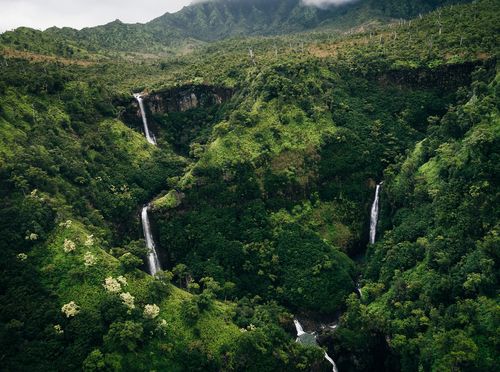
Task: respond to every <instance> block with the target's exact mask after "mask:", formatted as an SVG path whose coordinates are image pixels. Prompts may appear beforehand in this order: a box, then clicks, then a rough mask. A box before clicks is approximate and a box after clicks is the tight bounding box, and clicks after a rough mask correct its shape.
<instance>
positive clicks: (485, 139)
mask: <svg viewBox="0 0 500 372" xmlns="http://www.w3.org/2000/svg"><path fill="white" fill-rule="evenodd" d="M474 77H475V81H474V83H473V85H472V90H470V91H466V90H464V91H462V94H461V97H460V101H459V102H458V104H457V105H454V106H451V107H450V108H449V109H448V112H447V113H446V115H444V116H443V117H442V118H441V119H439V118H437V117H430V118H429V124H430V127H429V136H428V137H427V138H426V139H425V140H423V141H421V142H419V143H417V145H416V146H415V147H414V149H413V151H412V152H410V153H409V154H408V156H407V157H406V158H405V159H404V160H402V161H401V162H399V163H397V164H395V165H394V166H391V167H389V168H387V170H386V171H385V181H386V183H385V184H384V187H383V188H384V191H383V195H382V198H383V200H384V203H383V207H382V209H383V212H384V216H383V219H382V222H383V224H382V226H383V230H386V231H384V233H383V238H382V239H381V240H380V242H378V243H377V244H375V245H374V246H372V247H370V249H369V251H368V255H367V258H366V269H365V270H364V275H365V280H364V287H363V289H362V290H363V297H362V299H361V301H360V300H358V299H355V298H351V299H350V301H349V309H348V311H347V313H346V314H345V315H344V317H343V321H344V324H345V328H344V329H342V328H340V329H339V331H338V333H337V334H336V337H335V343H336V350H337V353H338V354H339V355H345V354H344V352H345V349H344V348H348V349H349V350H350V351H351V352H352V351H355V353H354V355H353V356H351V358H356V359H357V360H358V363H361V366H360V367H362V366H365V368H368V367H367V366H369V365H370V363H371V362H370V358H371V357H369V358H366V357H365V356H366V355H373V351H374V350H376V348H377V347H379V345H377V342H379V343H380V342H383V340H380V339H378V340H377V339H376V338H375V337H374V335H375V334H377V333H378V334H384V335H386V339H387V342H388V345H389V347H390V348H391V350H392V351H393V353H394V355H393V356H392V362H391V363H392V365H393V366H395V369H399V368H401V369H402V370H409V371H413V370H418V369H424V370H435V371H438V370H467V371H493V370H495V369H496V366H497V365H498V355H497V354H496V351H495V350H497V348H498V340H497V337H496V335H497V334H498V330H499V323H498V315H499V313H498V301H497V299H496V298H495V296H496V290H497V288H498V243H499V241H498V227H499V225H498V223H499V217H500V215H499V209H498V205H499V204H498V203H499V200H498V197H499V195H500V193H499V189H498V174H499V173H498V172H499V169H498V164H499V152H498V149H499V148H500V146H499V145H500V143H499V141H500V121H499V113H498V102H499V97H498V82H499V76H498V74H497V75H496V77H493V79H492V77H491V73H488V72H487V71H485V70H483V69H480V70H478V71H477V72H476V73H475V76H474ZM347 359H348V357H346V359H345V360H342V359H341V363H342V364H341V365H343V366H344V368H345V369H346V370H357V368H352V359H351V360H347ZM363 363H364V364H363Z"/></svg>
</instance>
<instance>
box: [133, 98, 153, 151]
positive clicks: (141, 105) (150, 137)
mask: <svg viewBox="0 0 500 372" xmlns="http://www.w3.org/2000/svg"><path fill="white" fill-rule="evenodd" d="M134 97H135V99H136V100H137V103H139V108H140V110H141V117H142V123H143V124H144V134H145V135H146V139H147V140H148V142H149V143H150V144H152V145H156V139H155V137H154V135H153V134H152V133H150V132H149V127H148V119H147V118H146V110H144V102H143V100H142V96H141V95H140V94H139V93H135V94H134Z"/></svg>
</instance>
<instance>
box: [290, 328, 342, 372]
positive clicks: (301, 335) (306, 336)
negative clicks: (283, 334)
mask: <svg viewBox="0 0 500 372" xmlns="http://www.w3.org/2000/svg"><path fill="white" fill-rule="evenodd" d="M293 323H294V324H295V329H296V330H297V342H299V343H301V344H309V345H310V344H313V345H314V344H315V345H317V344H318V342H317V340H316V335H315V334H314V333H307V332H305V331H304V329H303V328H302V324H300V322H299V321H298V320H297V319H294V320H293ZM325 359H326V360H328V362H329V363H330V364H331V365H332V371H333V372H339V370H338V369H337V365H336V364H335V362H334V361H333V359H332V358H331V357H330V355H328V353H327V352H326V351H325Z"/></svg>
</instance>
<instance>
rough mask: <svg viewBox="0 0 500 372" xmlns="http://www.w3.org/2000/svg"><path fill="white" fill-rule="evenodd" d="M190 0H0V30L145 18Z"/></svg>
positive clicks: (181, 5) (131, 20)
mask: <svg viewBox="0 0 500 372" xmlns="http://www.w3.org/2000/svg"><path fill="white" fill-rule="evenodd" d="M190 3H191V0H0V32H3V31H5V30H10V29H13V28H16V27H19V26H28V27H33V28H38V29H42V30H43V29H46V28H48V27H51V26H59V27H62V26H69V27H73V28H78V29H80V28H83V27H89V26H96V25H102V24H105V23H108V22H111V21H114V20H115V19H117V18H118V19H120V20H121V21H123V22H127V23H135V22H147V21H149V20H151V19H153V18H156V17H159V16H161V15H162V14H164V13H166V12H170V13H172V12H176V11H178V10H179V9H181V8H182V7H183V6H185V5H189V4H190Z"/></svg>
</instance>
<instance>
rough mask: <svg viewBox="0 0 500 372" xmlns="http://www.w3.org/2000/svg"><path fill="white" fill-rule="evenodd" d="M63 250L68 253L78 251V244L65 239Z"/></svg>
mask: <svg viewBox="0 0 500 372" xmlns="http://www.w3.org/2000/svg"><path fill="white" fill-rule="evenodd" d="M63 249H64V252H66V253H69V252H73V251H75V250H76V244H75V242H74V241H72V240H71V239H64V244H63Z"/></svg>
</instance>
